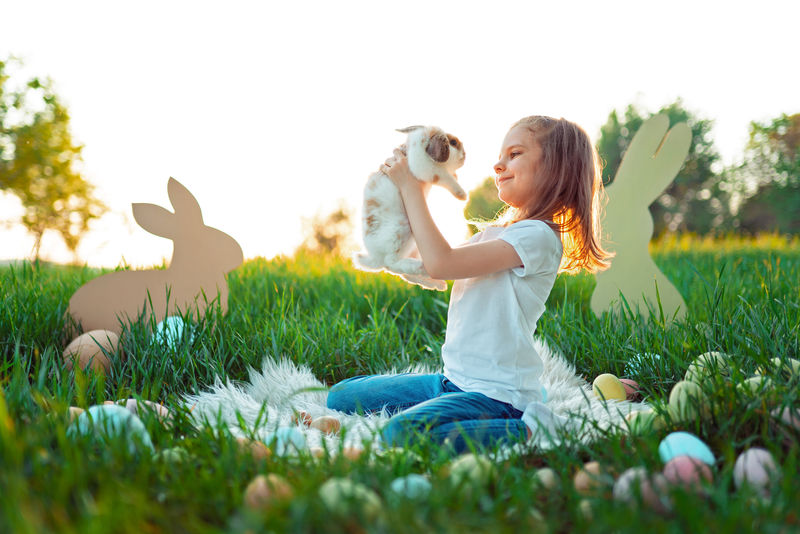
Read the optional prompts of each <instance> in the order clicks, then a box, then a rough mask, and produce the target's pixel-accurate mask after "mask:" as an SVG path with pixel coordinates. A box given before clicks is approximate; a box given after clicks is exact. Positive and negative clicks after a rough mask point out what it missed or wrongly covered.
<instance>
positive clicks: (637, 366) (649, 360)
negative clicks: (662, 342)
mask: <svg viewBox="0 0 800 534" xmlns="http://www.w3.org/2000/svg"><path fill="white" fill-rule="evenodd" d="M660 360H661V355H660V354H654V353H652V352H645V353H644V354H636V355H635V356H632V357H631V359H630V360H628V363H626V364H625V374H626V375H634V376H635V375H640V374H642V373H644V372H646V371H648V370H649V369H651V368H653V367H655V366H656V365H658V364H659V362H660Z"/></svg>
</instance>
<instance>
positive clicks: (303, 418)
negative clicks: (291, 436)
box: [292, 410, 314, 426]
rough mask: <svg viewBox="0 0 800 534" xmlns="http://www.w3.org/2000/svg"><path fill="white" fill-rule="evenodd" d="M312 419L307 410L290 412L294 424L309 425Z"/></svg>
mask: <svg viewBox="0 0 800 534" xmlns="http://www.w3.org/2000/svg"><path fill="white" fill-rule="evenodd" d="M313 421H314V419H313V418H312V417H311V414H309V413H308V412H304V411H302V410H300V411H299V412H294V413H293V414H292V424H294V425H298V424H300V425H303V426H311V423H312V422H313Z"/></svg>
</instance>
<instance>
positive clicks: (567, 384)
mask: <svg viewBox="0 0 800 534" xmlns="http://www.w3.org/2000/svg"><path fill="white" fill-rule="evenodd" d="M536 348H537V350H538V351H539V355H540V356H541V358H542V360H543V363H544V372H543V374H542V377H541V382H542V385H543V386H544V387H545V388H546V389H547V396H548V398H547V402H546V406H547V408H549V409H550V410H551V411H552V413H553V415H554V416H555V417H556V418H557V419H558V420H559V421H561V425H560V428H559V430H558V434H559V435H560V437H559V436H555V439H548V438H547V437H545V436H540V437H539V438H538V439H534V440H532V443H528V444H525V445H524V446H522V447H521V448H522V449H527V448H531V447H537V448H539V449H547V448H549V447H552V446H554V445H555V444H557V443H561V442H567V443H568V442H569V440H570V439H576V440H578V441H580V442H583V443H590V442H591V441H593V440H595V439H597V438H598V437H599V436H602V435H603V434H604V433H607V432H609V431H610V430H611V431H613V430H614V429H620V428H621V429H625V428H627V427H626V424H625V416H626V415H627V414H628V413H630V412H631V411H635V410H641V409H644V408H646V406H645V405H644V404H641V403H632V402H628V401H607V402H605V401H602V400H601V399H599V398H598V397H597V396H596V395H595V394H594V393H593V392H592V387H591V385H590V384H588V383H587V382H586V381H585V380H583V379H582V378H580V377H579V376H577V375H576V374H575V367H574V366H573V365H571V364H569V363H568V362H567V361H566V360H565V359H564V357H563V356H561V355H560V354H557V353H556V352H555V351H553V350H552V349H550V347H548V346H547V345H546V344H545V343H544V342H543V341H542V340H540V339H536ZM408 371H411V372H420V373H432V372H440V370H439V369H428V368H424V367H416V368H412V369H406V370H404V371H393V372H391V373H387V374H394V373H397V372H408ZM326 398H327V388H326V387H325V386H324V384H323V383H322V382H320V381H319V380H317V378H316V377H314V375H313V374H312V373H311V371H310V370H309V369H308V368H307V367H305V366H299V367H298V366H297V365H295V364H294V363H293V362H291V361H289V360H280V361H276V360H274V359H272V358H270V357H266V358H264V361H263V364H262V367H261V371H257V370H255V369H253V368H250V381H249V383H241V384H237V383H233V382H231V381H226V382H224V383H223V381H222V380H220V379H217V380H216V381H215V383H214V385H213V386H211V388H210V390H209V391H206V392H201V393H199V394H197V395H186V396H185V397H184V402H185V403H186V405H187V406H192V407H193V408H192V412H191V413H192V417H193V419H194V420H195V422H196V423H197V424H198V425H203V424H210V425H211V426H212V427H214V428H217V427H218V426H219V425H220V424H222V425H223V426H224V427H225V428H227V429H228V430H229V431H230V432H231V433H232V434H233V435H234V436H236V437H241V436H245V435H255V437H257V438H260V439H262V440H263V441H269V437H270V434H271V433H272V432H274V431H275V430H277V429H278V428H281V427H287V426H295V427H296V428H297V429H298V430H300V431H301V432H302V433H303V434H304V435H305V438H306V444H307V446H309V447H314V446H323V441H324V446H325V448H326V449H328V450H329V451H336V450H338V449H339V448H340V446H342V445H343V446H345V447H350V446H356V447H362V446H363V444H364V441H370V442H373V443H375V444H377V442H378V439H379V438H378V435H377V432H376V431H377V429H379V428H381V426H382V425H383V424H384V423H385V422H386V421H387V420H388V416H387V414H386V413H376V414H370V415H366V416H360V415H351V414H345V413H342V412H337V411H335V410H330V409H328V408H327V407H326V404H325V401H326ZM299 411H304V412H306V413H308V414H309V415H311V416H312V417H313V418H314V419H316V418H317V417H320V416H323V415H332V416H335V417H337V418H338V419H339V420H340V421H341V423H342V429H343V432H342V436H343V437H342V436H338V435H326V434H323V433H322V432H321V431H319V430H317V429H315V428H308V427H306V426H304V425H302V424H300V423H293V422H292V416H293V415H294V414H295V413H297V412H299ZM565 436H569V437H570V438H569V439H566V440H565V439H561V438H564V437H565ZM342 439H343V440H344V443H340V441H341V440H342ZM518 449H520V446H516V447H515V448H513V449H509V452H512V451H513V450H518Z"/></svg>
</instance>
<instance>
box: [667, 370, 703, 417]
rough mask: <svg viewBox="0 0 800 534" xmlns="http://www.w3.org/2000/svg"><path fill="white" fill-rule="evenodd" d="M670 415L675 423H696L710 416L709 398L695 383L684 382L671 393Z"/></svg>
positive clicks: (674, 387)
mask: <svg viewBox="0 0 800 534" xmlns="http://www.w3.org/2000/svg"><path fill="white" fill-rule="evenodd" d="M668 410H669V415H670V417H671V418H672V420H673V421H677V422H686V421H694V420H696V419H700V418H703V417H708V415H709V414H710V412H711V411H710V409H709V403H708V398H707V397H706V395H705V393H703V390H702V388H701V387H700V386H699V385H697V384H696V383H695V382H689V381H687V380H682V381H680V382H678V383H677V384H675V385H674V386H673V387H672V391H670V393H669V406H668Z"/></svg>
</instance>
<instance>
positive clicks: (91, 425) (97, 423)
mask: <svg viewBox="0 0 800 534" xmlns="http://www.w3.org/2000/svg"><path fill="white" fill-rule="evenodd" d="M67 435H68V436H75V435H82V436H92V437H94V438H96V439H98V440H99V441H101V442H106V443H107V440H108V439H109V438H112V437H115V436H125V438H126V441H127V442H128V450H129V451H130V452H131V454H134V453H136V452H137V451H138V450H139V449H140V448H142V447H145V448H147V449H150V450H151V451H152V450H153V442H152V441H151V440H150V434H148V433H147V429H146V428H145V426H144V424H143V423H142V421H141V420H140V419H139V418H138V417H136V416H135V415H133V414H132V413H131V412H130V411H128V410H127V409H126V408H123V407H122V406H117V405H116V404H103V405H97V406H91V407H89V409H87V410H86V411H84V412H83V413H82V414H80V415H79V416H78V418H77V419H75V421H74V422H73V423H72V425H70V427H69V429H67Z"/></svg>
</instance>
